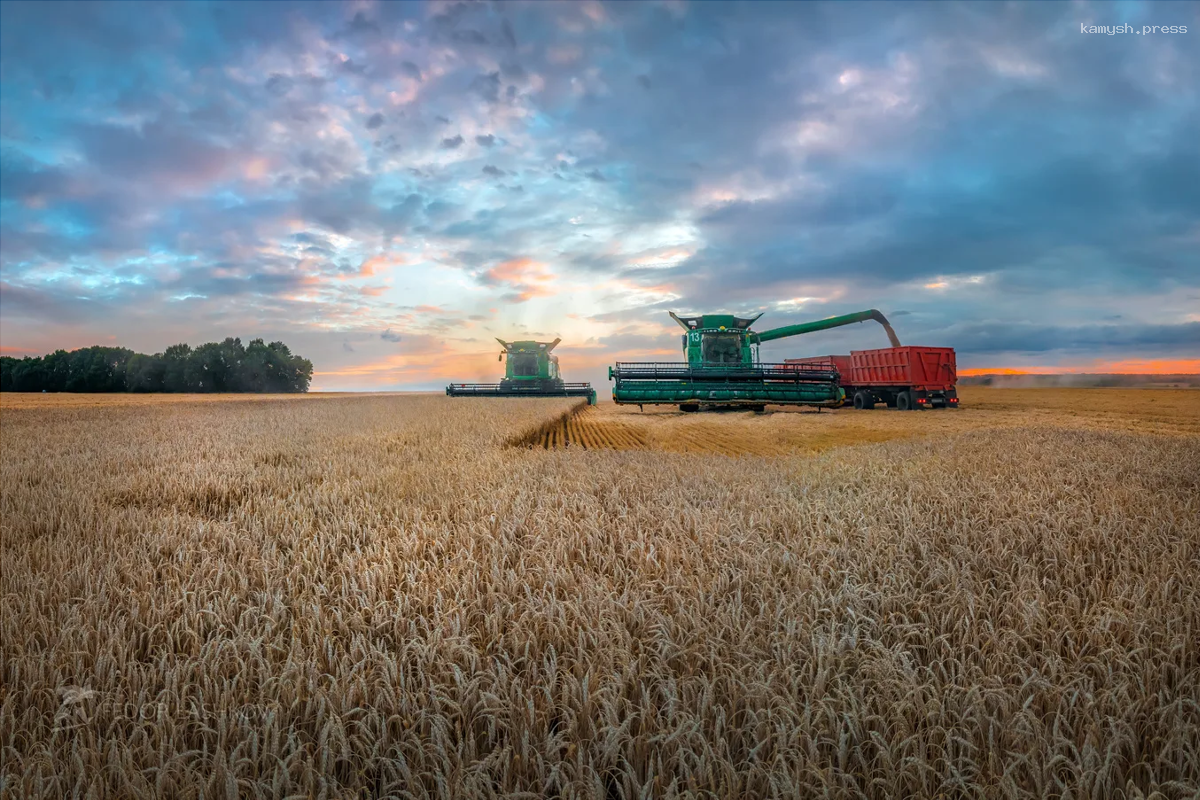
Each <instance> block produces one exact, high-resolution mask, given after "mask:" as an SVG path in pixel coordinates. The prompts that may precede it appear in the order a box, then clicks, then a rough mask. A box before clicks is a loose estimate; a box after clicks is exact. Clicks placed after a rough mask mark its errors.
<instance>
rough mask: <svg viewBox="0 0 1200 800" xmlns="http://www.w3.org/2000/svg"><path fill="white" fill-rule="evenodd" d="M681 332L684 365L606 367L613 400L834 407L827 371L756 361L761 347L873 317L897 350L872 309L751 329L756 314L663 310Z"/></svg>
mask: <svg viewBox="0 0 1200 800" xmlns="http://www.w3.org/2000/svg"><path fill="white" fill-rule="evenodd" d="M668 313H670V314H671V318H672V319H673V320H675V321H676V322H678V323H679V325H680V327H682V328H683V329H684V330H685V331H687V333H685V334H684V335H683V352H684V354H685V356H686V357H687V361H686V362H684V363H653V364H646V363H630V362H624V363H622V362H618V363H617V364H616V366H612V367H609V368H608V377H609V380H611V381H614V382H615V383H614V384H613V402H615V403H620V404H626V405H637V406H642V405H678V406H679V409H680V410H681V411H699V410H700V408H701V407H702V406H703V407H706V408H721V407H735V408H736V407H740V408H744V409H747V410H753V411H762V410H764V409H765V408H766V406H767V405H791V406H817V407H821V406H825V407H833V408H836V407H837V406H840V405H841V404H842V403H843V402H844V401H845V399H846V393H845V392H844V391H843V390H842V388H841V387H840V386H839V385H838V372H837V370H836V369H834V368H833V367H832V366H824V365H806V364H764V363H762V362H760V361H759V360H758V345H759V344H761V343H763V342H770V341H774V340H775V339H782V338H784V337H787V336H799V335H800V334H803V333H812V332H814V331H823V330H826V329H828V328H836V327H839V326H841V325H850V324H853V323H855V322H865V321H867V320H875V321H876V322H879V323H880V324H881V325H883V327H884V329H885V330H886V331H887V334H888V338H889V339H890V340H891V341H892V344H893V346H896V347H898V346H899V340H897V338H896V334H895V332H894V331H893V330H892V326H891V325H889V324H888V321H887V319H886V318H885V317H884V316H883V314H880V313H879V312H878V311H876V310H874V309H872V310H870V311H860V312H858V313H856V314H846V315H844V316H840V317H830V318H829V319H823V320H818V321H816V322H804V323H801V324H799V325H786V326H784V327H782V328H774V329H772V330H768V331H752V330H750V326H751V325H753V324H754V323H755V322H756V321H757V320H758V318H759V317H761V316H762V314H758V315H757V316H753V317H735V316H733V315H731V314H704V315H702V316H699V317H678V316H676V315H675V313H674V312H668Z"/></svg>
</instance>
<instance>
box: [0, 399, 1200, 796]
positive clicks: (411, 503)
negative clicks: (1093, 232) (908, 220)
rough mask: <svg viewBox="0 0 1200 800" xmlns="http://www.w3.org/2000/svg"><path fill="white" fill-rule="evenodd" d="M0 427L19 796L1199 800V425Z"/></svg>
mask: <svg viewBox="0 0 1200 800" xmlns="http://www.w3.org/2000/svg"><path fill="white" fill-rule="evenodd" d="M962 394H963V403H964V408H963V409H961V410H958V411H926V412H913V413H903V412H896V411H886V410H883V409H879V410H876V411H867V412H856V411H853V410H838V411H836V412H828V411H826V412H821V413H814V412H812V411H803V412H797V411H785V412H780V413H773V414H763V415H755V414H751V413H733V414H700V415H683V414H679V413H675V412H668V411H655V412H651V411H650V409H647V412H646V413H644V414H639V413H638V411H637V409H636V408H633V409H629V408H617V407H615V406H612V405H611V404H601V405H600V406H599V407H597V408H592V409H585V410H583V411H581V412H579V413H571V412H572V410H573V409H574V403H573V401H568V400H544V401H543V400H478V399H450V398H445V397H438V396H319V395H318V396H310V397H299V398H297V397H292V398H286V399H284V398H255V399H247V398H228V397H224V398H212V399H206V400H204V401H202V402H200V401H196V399H195V398H179V397H175V398H154V399H153V400H147V399H139V398H130V397H119V398H97V397H91V398H87V399H86V400H85V399H81V398H70V397H66V396H57V397H56V396H41V395H39V396H32V397H30V396H13V395H5V396H3V398H0V446H2V458H0V488H2V490H3V491H2V498H0V533H2V543H0V559H2V564H3V573H2V576H0V584H2V585H0V589H2V597H0V611H2V621H0V625H2V630H0V633H2V653H3V664H2V673H0V678H2V681H0V762H2V764H0V782H2V783H0V795H3V797H5V798H7V797H13V798H17V797H21V798H24V797H71V796H78V797H89V796H90V797H163V798H168V797H170V798H174V797H183V798H192V797H195V798H198V797H205V798H213V797H228V798H235V797H285V796H292V797H495V796H521V795H522V794H523V795H524V796H527V797H545V796H561V797H564V798H565V797H597V798H632V797H684V796H692V797H720V798H725V797H739V796H742V797H781V798H784V797H804V796H813V797H821V796H826V797H906V796H914V797H937V796H939V795H940V796H944V797H1047V796H1071V797H1142V796H1149V795H1151V794H1153V793H1154V792H1159V793H1160V794H1161V795H1162V796H1164V797H1172V798H1173V797H1188V798H1190V797H1195V796H1196V792H1197V785H1198V782H1200V589H1198V588H1197V587H1198V586H1200V393H1197V392H1189V391H1186V390H1179V391H1171V390H1108V389H1105V390H1049V389H1036V390H991V389H973V390H964V391H963V393H962Z"/></svg>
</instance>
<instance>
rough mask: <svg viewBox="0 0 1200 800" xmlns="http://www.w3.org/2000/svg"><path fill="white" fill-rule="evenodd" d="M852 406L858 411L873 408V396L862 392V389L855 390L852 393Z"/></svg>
mask: <svg viewBox="0 0 1200 800" xmlns="http://www.w3.org/2000/svg"><path fill="white" fill-rule="evenodd" d="M854 407H855V408H857V409H858V410H859V411H863V410H864V409H871V408H874V407H875V398H874V397H872V396H871V395H870V394H868V393H867V392H862V391H859V392H855V393H854Z"/></svg>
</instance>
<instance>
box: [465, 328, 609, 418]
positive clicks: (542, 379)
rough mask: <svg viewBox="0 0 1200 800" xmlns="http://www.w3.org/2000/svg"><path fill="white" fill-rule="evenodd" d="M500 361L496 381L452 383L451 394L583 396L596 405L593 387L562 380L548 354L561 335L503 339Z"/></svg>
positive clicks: (553, 359) (552, 358)
mask: <svg viewBox="0 0 1200 800" xmlns="http://www.w3.org/2000/svg"><path fill="white" fill-rule="evenodd" d="M496 341H497V342H499V343H500V344H501V346H502V347H504V352H503V353H501V354H500V358H499V359H498V360H500V361H506V363H505V366H504V380H502V381H500V382H499V383H452V384H450V385H449V386H447V387H446V394H448V395H450V396H451V397H586V398H587V399H588V404H589V405H593V406H594V405H596V390H595V389H593V388H592V385H591V384H590V383H565V382H564V381H563V379H562V377H561V376H560V374H559V371H558V356H555V355H551V354H550V351H551V350H553V349H554V348H555V347H556V346H557V345H558V343H559V342H561V341H562V339H555V340H554V341H553V342H532V341H525V342H506V341H504V340H503V339H497V340H496Z"/></svg>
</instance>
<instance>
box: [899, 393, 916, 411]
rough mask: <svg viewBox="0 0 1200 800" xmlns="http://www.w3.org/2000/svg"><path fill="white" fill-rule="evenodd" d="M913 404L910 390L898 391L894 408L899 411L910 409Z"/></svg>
mask: <svg viewBox="0 0 1200 800" xmlns="http://www.w3.org/2000/svg"><path fill="white" fill-rule="evenodd" d="M915 405H916V403H915V402H913V394H912V392H900V393H899V394H898V395H896V408H898V409H900V410H901V411H912V410H913V407H914V406H915Z"/></svg>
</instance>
